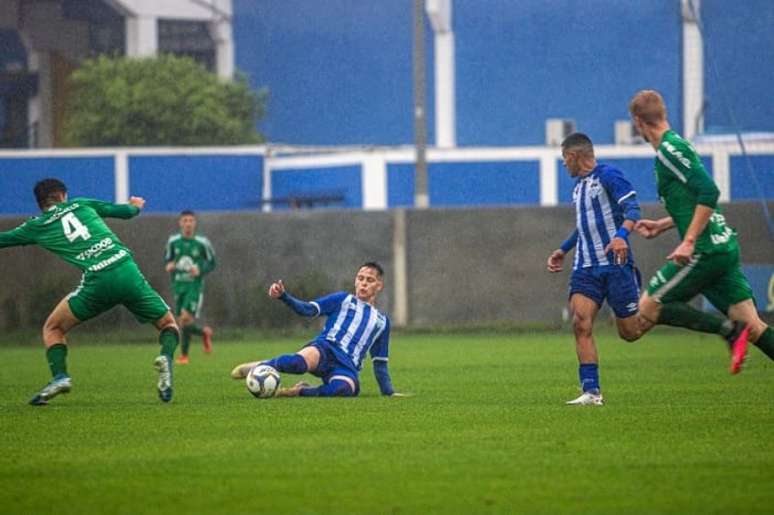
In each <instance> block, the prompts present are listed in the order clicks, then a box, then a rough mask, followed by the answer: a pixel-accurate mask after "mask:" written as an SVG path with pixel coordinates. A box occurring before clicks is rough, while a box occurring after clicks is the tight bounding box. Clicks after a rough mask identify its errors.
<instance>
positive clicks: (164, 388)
mask: <svg viewBox="0 0 774 515" xmlns="http://www.w3.org/2000/svg"><path fill="white" fill-rule="evenodd" d="M159 298H160V297H159ZM153 325H154V326H155V327H156V329H158V331H159V345H160V346H161V350H160V352H159V355H158V356H157V357H156V359H154V360H153V367H154V368H155V369H156V371H157V372H158V373H159V380H158V384H157V389H158V392H159V399H161V400H162V401H163V402H169V401H171V400H172V393H173V390H172V362H173V359H174V358H173V357H174V355H175V348H177V344H178V342H179V340H180V330H179V329H178V327H177V322H176V321H175V317H174V315H172V312H171V311H169V310H168V311H167V312H166V313H165V314H164V315H162V316H161V318H158V319H157V320H156V321H155V322H154V323H153Z"/></svg>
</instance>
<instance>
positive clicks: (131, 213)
mask: <svg viewBox="0 0 774 515" xmlns="http://www.w3.org/2000/svg"><path fill="white" fill-rule="evenodd" d="M79 200H80V199H79ZM84 201H85V202H87V203H88V205H89V206H91V207H92V208H94V210H95V211H96V212H97V214H98V215H99V216H101V217H102V218H122V219H124V220H126V219H129V218H134V217H135V216H137V215H139V214H140V210H141V209H142V208H143V207H144V206H145V199H143V198H142V197H130V198H129V203H128V204H113V203H112V202H104V201H102V200H92V199H84Z"/></svg>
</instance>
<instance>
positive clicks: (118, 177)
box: [113, 152, 129, 204]
mask: <svg viewBox="0 0 774 515" xmlns="http://www.w3.org/2000/svg"><path fill="white" fill-rule="evenodd" d="M113 167H114V168H113V177H114V178H115V195H116V200H115V202H116V204H125V203H127V202H128V201H129V156H128V155H127V154H126V152H116V154H115V158H114V160H113Z"/></svg>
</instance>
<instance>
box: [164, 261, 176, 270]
mask: <svg viewBox="0 0 774 515" xmlns="http://www.w3.org/2000/svg"><path fill="white" fill-rule="evenodd" d="M174 269H175V262H174V261H170V262H169V263H167V265H166V266H165V267H164V270H166V271H167V272H171V271H172V270H174Z"/></svg>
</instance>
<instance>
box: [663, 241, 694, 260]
mask: <svg viewBox="0 0 774 515" xmlns="http://www.w3.org/2000/svg"><path fill="white" fill-rule="evenodd" d="M695 246H696V245H695V244H694V243H693V242H692V241H683V242H682V243H680V245H678V246H677V248H676V249H675V250H673V251H672V253H671V254H669V255H668V256H667V259H668V260H670V261H672V262H674V264H676V265H677V266H685V265H687V264H688V262H689V261H690V260H691V256H693V249H694V247H695Z"/></svg>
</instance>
